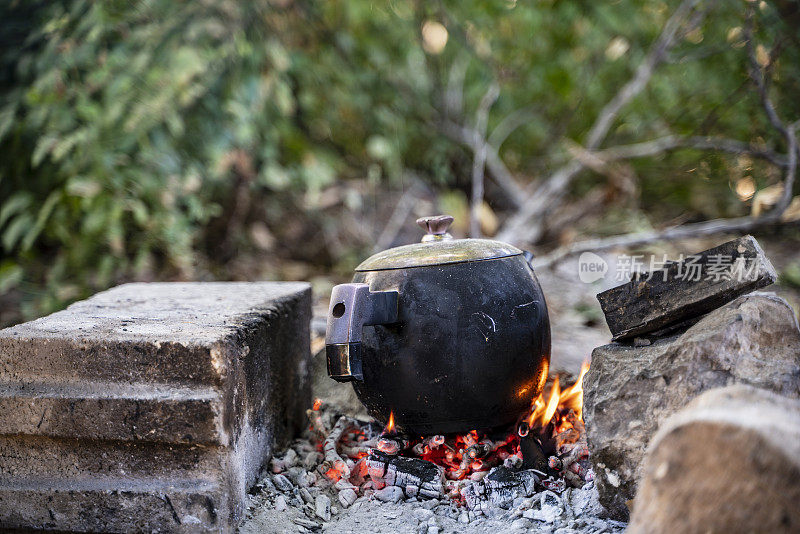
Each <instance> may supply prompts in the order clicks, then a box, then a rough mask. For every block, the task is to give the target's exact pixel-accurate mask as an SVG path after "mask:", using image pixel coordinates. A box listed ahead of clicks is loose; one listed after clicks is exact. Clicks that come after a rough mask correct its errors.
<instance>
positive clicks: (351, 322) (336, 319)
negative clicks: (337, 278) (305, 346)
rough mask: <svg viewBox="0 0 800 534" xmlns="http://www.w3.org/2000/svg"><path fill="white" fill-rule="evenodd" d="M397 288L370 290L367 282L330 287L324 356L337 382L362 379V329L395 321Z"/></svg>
mask: <svg viewBox="0 0 800 534" xmlns="http://www.w3.org/2000/svg"><path fill="white" fill-rule="evenodd" d="M397 297H398V294H397V291H370V290H369V285H368V284H339V285H337V286H334V288H333V291H331V304H330V308H329V310H328V327H327V331H326V333H325V357H326V359H327V360H328V376H330V377H331V378H333V379H334V380H336V381H337V382H351V381H353V380H364V374H363V372H362V368H361V330H362V328H363V327H364V326H366V325H376V324H391V323H396V322H397Z"/></svg>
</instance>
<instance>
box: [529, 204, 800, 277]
mask: <svg viewBox="0 0 800 534" xmlns="http://www.w3.org/2000/svg"><path fill="white" fill-rule="evenodd" d="M786 224H797V221H784V220H782V219H781V218H780V216H778V217H775V216H774V215H770V214H768V215H764V216H762V217H738V218H734V219H713V220H710V221H703V222H699V223H693V224H683V225H680V226H672V227H669V228H665V229H663V230H653V231H650V232H636V233H632V234H624V235H618V236H613V237H607V238H599V239H588V240H586V241H581V242H579V243H574V244H572V245H568V246H565V247H561V248H558V249H556V250H554V251H553V252H551V253H550V254H547V255H544V256H540V257H539V258H537V259H536V260H534V267H536V268H545V267H551V266H553V265H554V264H556V263H559V262H561V261H562V260H564V259H566V258H568V257H570V256H574V255H576V254H581V253H583V252H599V251H602V250H609V249H614V248H619V247H635V246H640V245H646V244H648V243H653V242H655V241H673V240H676V239H683V238H687V237H700V236H706V235H713V234H724V233H731V232H737V233H742V232H745V233H746V232H752V231H755V230H760V229H763V228H770V227H776V226H781V225H786Z"/></svg>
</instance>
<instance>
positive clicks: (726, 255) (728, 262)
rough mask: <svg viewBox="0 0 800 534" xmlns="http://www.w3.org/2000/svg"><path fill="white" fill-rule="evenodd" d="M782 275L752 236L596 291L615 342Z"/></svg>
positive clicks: (666, 326)
mask: <svg viewBox="0 0 800 534" xmlns="http://www.w3.org/2000/svg"><path fill="white" fill-rule="evenodd" d="M776 278H777V275H776V273H775V269H774V268H773V267H772V264H771V263H770V262H769V260H768V259H767V257H766V256H765V255H764V251H762V250H761V247H760V246H759V245H758V242H757V241H756V240H755V238H754V237H753V236H749V235H748V236H744V237H741V238H739V239H735V240H733V241H728V242H727V243H723V244H722V245H719V246H718V247H714V248H711V249H708V250H706V251H703V252H700V253H698V254H694V255H692V256H688V257H687V258H685V259H684V260H683V261H680V262H667V263H666V264H665V265H664V268H663V269H659V270H655V271H652V272H650V273H640V274H634V277H633V279H632V280H631V281H630V282H628V283H627V284H623V285H621V286H618V287H615V288H613V289H609V290H608V291H604V292H602V293H600V294H598V295H597V300H599V301H600V306H601V307H602V308H603V313H604V314H605V316H606V322H607V323H608V327H609V329H610V330H611V334H612V339H613V340H615V341H618V340H624V339H631V338H633V337H636V336H642V335H646V334H653V333H655V332H659V331H661V332H664V331H669V330H670V328H671V327H674V326H676V325H678V324H680V323H691V322H692V319H696V318H698V317H700V316H702V315H704V314H706V313H708V312H710V311H712V310H714V309H716V308H719V307H720V306H722V305H724V304H727V303H728V302H730V301H732V300H733V299H735V298H736V297H738V296H740V295H743V294H745V293H749V292H751V291H754V290H756V289H759V288H762V287H765V286H768V285H770V284H771V283H773V282H775V280H776Z"/></svg>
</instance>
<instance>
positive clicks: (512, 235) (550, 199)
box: [497, 0, 705, 242]
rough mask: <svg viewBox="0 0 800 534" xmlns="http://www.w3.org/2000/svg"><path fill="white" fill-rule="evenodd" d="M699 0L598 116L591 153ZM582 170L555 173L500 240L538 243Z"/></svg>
mask: <svg viewBox="0 0 800 534" xmlns="http://www.w3.org/2000/svg"><path fill="white" fill-rule="evenodd" d="M698 1H699V0H684V1H683V2H681V4H680V5H679V6H678V8H677V9H676V10H675V12H674V13H673V14H672V16H670V18H669V20H667V22H666V24H665V25H664V28H663V29H662V31H661V34H660V35H659V36H658V38H657V39H656V41H655V42H654V43H653V46H652V47H651V48H650V51H649V52H648V53H647V55H646V56H645V58H644V59H643V60H642V62H641V63H640V64H639V66H638V67H637V69H636V71H635V73H634V75H633V77H632V78H631V79H630V80H629V81H628V82H627V83H626V84H625V85H623V86H622V88H620V90H619V91H618V92H617V94H616V95H614V97H613V98H612V99H611V100H610V101H609V102H608V103H607V104H606V105H605V107H604V108H603V109H602V111H601V112H600V114H599V115H598V117H597V119H596V120H595V122H594V124H593V125H592V127H591V129H590V130H589V133H588V134H587V136H586V142H585V145H584V146H585V147H586V148H587V149H588V150H594V149H596V148H598V147H599V145H600V143H602V141H603V140H604V139H605V137H606V135H607V134H608V131H609V129H610V128H611V126H612V124H613V123H614V120H615V119H616V118H617V116H618V115H619V113H620V111H621V110H622V108H623V107H624V106H625V105H627V104H628V103H629V102H630V101H631V100H633V98H635V97H636V96H637V95H638V94H639V93H641V92H642V90H644V88H645V87H646V86H647V84H648V82H649V81H650V79H651V78H652V76H653V73H654V72H655V70H656V68H657V67H658V66H659V65H660V64H661V63H663V62H664V60H665V59H666V57H667V53H668V52H669V50H670V49H671V48H672V47H673V46H674V44H675V42H676V40H677V36H678V30H679V29H680V27H681V25H682V24H683V22H684V19H686V17H688V16H689V15H690V13H691V12H692V10H693V9H694V7H695V5H696V4H697V3H698ZM704 15H705V12H704V11H698V12H696V13H695V14H694V16H692V17H691V18H690V20H689V22H688V23H687V24H686V29H685V31H690V30H691V29H693V28H694V27H696V26H697V25H698V24H699V23H700V21H701V20H702V17H703V16H704ZM582 169H583V165H582V164H581V163H580V161H578V160H577V159H575V158H573V159H572V160H571V161H569V162H568V163H567V164H566V165H564V166H562V167H561V168H560V169H558V170H557V171H556V172H554V173H553V174H552V175H551V176H550V177H549V178H548V179H547V180H546V181H545V182H544V183H543V184H542V185H541V186H540V187H539V188H537V189H536V191H534V193H533V194H532V195H530V196H529V197H528V199H527V200H526V201H525V202H524V203H523V204H522V206H521V207H520V208H519V210H517V213H515V214H514V215H513V216H512V217H511V218H509V220H508V221H507V222H506V224H505V225H504V226H503V228H502V229H501V231H500V232H499V233H498V236H497V237H498V239H500V240H503V241H527V242H533V241H536V240H537V239H538V238H539V237H540V236H541V234H542V233H543V231H544V223H543V221H544V214H545V213H546V212H547V211H548V210H549V209H551V208H552V207H553V206H554V205H555V204H556V203H557V202H558V201H560V200H561V198H563V196H564V195H565V194H566V190H567V188H568V187H569V184H570V183H571V182H572V179H573V178H574V177H575V175H577V174H578V173H579V172H580V171H581V170H582ZM534 217H538V218H539V220H537V221H533V222H530V221H531V219H532V218H534Z"/></svg>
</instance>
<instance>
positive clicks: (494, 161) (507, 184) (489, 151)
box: [439, 120, 528, 208]
mask: <svg viewBox="0 0 800 534" xmlns="http://www.w3.org/2000/svg"><path fill="white" fill-rule="evenodd" d="M439 128H440V130H441V131H442V133H443V134H444V135H446V136H447V137H449V138H450V139H452V140H453V141H455V142H457V143H460V144H462V145H464V146H465V147H467V148H468V149H470V150H471V151H472V152H473V153H474V152H475V151H476V150H483V149H485V150H486V168H487V169H489V173H490V174H491V175H492V178H493V179H494V182H495V183H496V184H497V186H498V187H500V189H501V190H502V191H503V193H505V195H506V197H507V198H508V200H509V202H511V204H512V205H513V206H514V207H515V208H519V207H520V206H521V199H523V198H525V197H526V196H528V192H527V191H525V190H524V189H523V188H522V186H520V185H519V184H518V183H517V181H516V179H515V178H514V175H513V174H511V171H509V170H508V167H506V164H505V163H503V160H502V158H500V154H498V152H497V149H496V148H495V147H493V146H492V145H491V144H489V142H488V141H486V140H485V139H483V137H482V136H480V135H478V136H477V137H476V135H475V133H476V132H475V129H474V128H471V127H469V126H462V125H460V124H456V123H455V122H453V121H450V120H444V121H442V122H441V123H440V124H439ZM476 138H477V139H479V141H480V143H479V146H477V147H476V146H475V145H474V142H475V139H476Z"/></svg>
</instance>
